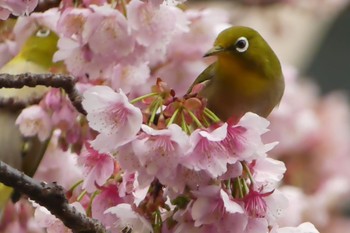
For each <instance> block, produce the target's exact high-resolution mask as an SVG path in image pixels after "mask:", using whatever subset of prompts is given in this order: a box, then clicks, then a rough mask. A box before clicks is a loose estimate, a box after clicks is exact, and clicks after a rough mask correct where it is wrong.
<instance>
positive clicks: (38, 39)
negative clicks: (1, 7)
mask: <svg viewBox="0 0 350 233" xmlns="http://www.w3.org/2000/svg"><path fill="white" fill-rule="evenodd" d="M57 41H58V36H57V35H56V34H55V33H54V32H52V31H50V30H49V29H47V28H45V27H40V26H39V28H38V29H37V30H36V31H35V32H34V33H33V34H32V35H31V36H30V37H29V38H28V39H27V41H26V42H25V43H24V44H23V46H22V48H21V50H20V52H19V53H18V54H17V55H16V56H15V57H14V58H13V59H12V60H10V61H9V62H8V63H7V64H5V65H4V66H3V67H2V68H1V69H0V73H9V74H21V73H26V72H30V73H48V72H49V70H50V68H51V67H52V66H53V65H54V64H53V62H52V57H53V54H54V53H55V52H56V50H57ZM47 90H48V88H46V87H44V86H36V87H34V88H30V87H24V88H21V89H14V88H1V89H0V97H1V98H14V99H16V100H28V99H31V98H38V97H42V96H43V94H44V93H45V92H46V91H47ZM19 114H20V110H11V109H9V108H6V107H3V108H0V129H1V135H0V160H1V161H3V162H5V163H7V164H9V165H10V166H12V167H14V168H17V169H18V170H21V171H23V172H24V173H25V174H27V175H29V176H33V175H34V173H35V171H36V169H37V167H38V165H39V163H40V161H41V158H42V156H43V155H44V153H45V150H46V147H47V144H48V141H46V142H41V141H39V139H38V138H36V137H31V138H24V137H23V136H22V135H21V133H20V132H19V129H18V127H17V126H16V125H15V121H16V119H17V117H18V115H19ZM12 191H13V190H12V189H11V188H10V187H7V186H5V185H3V184H2V183H0V216H1V212H2V209H3V207H4V205H5V204H6V203H7V201H8V200H9V198H10V196H11V194H12Z"/></svg>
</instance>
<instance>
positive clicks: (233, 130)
mask: <svg viewBox="0 0 350 233" xmlns="http://www.w3.org/2000/svg"><path fill="white" fill-rule="evenodd" d="M268 125H269V121H267V120H266V119H265V118H262V117H260V116H258V115H256V114H254V113H251V112H248V113H246V114H245V115H244V116H243V117H242V118H241V119H240V121H239V122H238V123H237V124H236V125H234V124H232V123H231V122H228V127H227V137H226V138H225V140H224V141H223V145H224V146H225V148H227V150H228V151H229V152H230V153H231V154H235V155H236V156H237V159H239V160H245V161H252V160H253V159H257V158H260V157H265V156H266V152H267V151H269V150H271V149H272V148H273V147H274V146H275V145H276V143H270V144H264V143H263V142H262V139H261V135H262V134H264V133H266V132H267V131H268V129H267V126H268Z"/></svg>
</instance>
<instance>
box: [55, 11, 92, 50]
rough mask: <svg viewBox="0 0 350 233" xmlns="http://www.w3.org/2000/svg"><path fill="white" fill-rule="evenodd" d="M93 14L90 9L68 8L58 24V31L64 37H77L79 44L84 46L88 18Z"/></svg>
mask: <svg viewBox="0 0 350 233" xmlns="http://www.w3.org/2000/svg"><path fill="white" fill-rule="evenodd" d="M91 13H92V11H91V9H89V8H67V9H65V10H64V11H63V12H62V14H61V16H60V19H59V21H58V23H57V30H58V31H59V32H60V33H62V35H63V36H65V37H68V38H71V37H72V36H73V35H75V36H76V37H77V38H78V42H79V43H81V44H83V43H86V41H83V37H82V35H83V30H84V25H85V23H86V21H87V18H88V16H89V15H90V14H91Z"/></svg>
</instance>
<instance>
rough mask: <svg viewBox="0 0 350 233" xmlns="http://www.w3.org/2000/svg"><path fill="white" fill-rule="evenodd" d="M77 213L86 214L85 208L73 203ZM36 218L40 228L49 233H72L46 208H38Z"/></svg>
mask: <svg viewBox="0 0 350 233" xmlns="http://www.w3.org/2000/svg"><path fill="white" fill-rule="evenodd" d="M71 205H72V206H73V207H74V208H75V209H76V210H77V212H80V213H85V210H84V208H83V206H82V205H81V204H80V203H79V202H74V203H71ZM34 218H35V220H36V221H37V223H38V224H39V226H41V227H43V228H45V229H46V231H47V233H57V232H62V233H71V232H72V231H71V230H70V229H69V228H67V227H66V226H65V225H64V224H63V222H62V221H61V220H59V219H58V218H56V217H55V216H54V215H52V214H51V213H50V212H49V211H48V210H47V209H46V208H45V207H42V206H37V208H36V209H35V213H34Z"/></svg>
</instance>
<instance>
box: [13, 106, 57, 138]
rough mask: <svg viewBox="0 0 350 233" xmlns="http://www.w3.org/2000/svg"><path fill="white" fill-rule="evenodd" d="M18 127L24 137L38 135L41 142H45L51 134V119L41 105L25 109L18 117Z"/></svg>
mask: <svg viewBox="0 0 350 233" xmlns="http://www.w3.org/2000/svg"><path fill="white" fill-rule="evenodd" d="M16 125H18V126H19V130H20V131H21V133H22V134H23V135H24V136H26V137H31V136H34V135H38V137H39V139H40V141H45V140H46V139H47V138H48V137H49V136H50V134H51V127H52V123H51V120H50V117H49V116H48V114H47V113H46V112H45V111H44V110H43V109H42V108H41V107H40V106H39V105H32V106H30V107H28V108H26V109H24V110H23V111H22V112H21V114H20V115H19V116H18V118H17V120H16Z"/></svg>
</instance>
